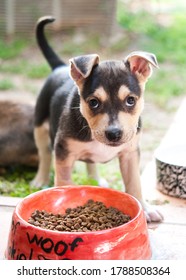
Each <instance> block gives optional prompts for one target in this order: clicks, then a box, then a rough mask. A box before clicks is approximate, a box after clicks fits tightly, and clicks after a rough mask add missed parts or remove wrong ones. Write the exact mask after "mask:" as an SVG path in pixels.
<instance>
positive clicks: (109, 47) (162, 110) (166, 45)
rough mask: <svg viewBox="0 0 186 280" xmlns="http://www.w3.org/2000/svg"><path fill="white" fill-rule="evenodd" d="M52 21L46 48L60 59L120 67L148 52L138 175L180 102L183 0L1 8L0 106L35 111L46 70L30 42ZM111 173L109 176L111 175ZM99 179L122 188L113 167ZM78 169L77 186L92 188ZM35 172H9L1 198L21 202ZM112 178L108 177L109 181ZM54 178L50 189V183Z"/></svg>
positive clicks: (185, 78) (184, 61)
mask: <svg viewBox="0 0 186 280" xmlns="http://www.w3.org/2000/svg"><path fill="white" fill-rule="evenodd" d="M45 15H53V16H54V17H55V18H56V21H55V23H53V24H52V25H50V26H47V28H46V33H47V37H48V40H49V42H50V44H51V45H52V47H53V48H54V50H55V51H56V52H57V53H58V54H59V55H60V56H61V58H62V59H64V60H66V61H67V62H68V60H69V58H71V57H73V56H75V55H80V54H85V53H98V54H99V55H100V58H101V59H123V58H124V57H125V56H126V55H127V54H129V53H130V52H131V51H134V50H143V51H149V52H153V53H154V54H155V55H156V56H157V59H158V62H159V67H160V68H159V69H158V70H154V73H153V75H152V78H151V79H150V80H149V82H148V84H147V88H146V96H145V98H146V106H145V110H144V116H143V137H142V141H141V149H142V163H141V169H143V167H144V166H145V164H146V163H147V162H148V161H149V160H150V159H151V158H152V156H153V151H154V150H155V148H156V147H157V146H158V144H159V142H160V141H161V139H162V137H163V135H164V134H165V132H166V130H167V129H168V127H169V125H170V123H171V121H172V119H173V117H174V114H175V112H176V110H177V109H178V107H179V105H180V104H181V102H182V99H183V98H184V96H185V86H186V28H185V26H186V2H185V1H183V0H177V1H174V0H162V1H158V0H94V1H86V0H73V1H72V0H52V1H51V0H40V1H38V0H32V1H30V0H0V100H1V99H2V98H4V97H6V98H8V99H11V98H15V97H16V98H18V99H19V98H20V99H25V101H27V102H32V103H35V100H36V97H37V94H38V93H39V90H40V89H41V87H42V85H43V83H44V80H45V79H46V77H47V75H48V74H49V73H50V68H49V66H48V64H47V63H46V61H45V59H44V58H43V56H42V54H41V52H40V50H39V48H38V46H37V44H36V40H35V25H36V22H37V20H38V18H39V17H41V16H45ZM113 166H114V168H113ZM108 168H110V169H109V171H108V169H106V167H102V166H100V171H101V173H102V176H106V177H109V178H108V180H109V181H110V182H111V183H112V184H113V185H114V187H115V188H117V189H120V188H121V178H120V174H119V169H118V168H117V162H116V161H114V162H112V163H111V164H110V165H109V166H108ZM81 170H82V167H80V169H79V167H76V168H75V171H74V174H73V177H74V180H75V181H76V183H81V184H83V183H89V181H87V179H86V178H85V175H84V170H83V171H81ZM34 174H35V170H34V171H30V170H26V169H24V170H23V169H21V170H20V169H16V168H15V167H14V168H11V169H10V170H9V172H7V173H6V174H4V175H3V176H1V177H0V194H5V195H11V196H25V195H27V194H28V193H30V192H32V191H34V189H32V188H31V187H30V185H29V183H28V182H29V180H30V179H32V178H33V176H34ZM108 174H109V175H108ZM52 176H53V175H52V174H51V185H52V182H53V181H52V180H53V177H52Z"/></svg>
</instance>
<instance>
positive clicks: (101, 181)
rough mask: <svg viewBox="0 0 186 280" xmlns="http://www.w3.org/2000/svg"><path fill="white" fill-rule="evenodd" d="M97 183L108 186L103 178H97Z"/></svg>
mask: <svg viewBox="0 0 186 280" xmlns="http://www.w3.org/2000/svg"><path fill="white" fill-rule="evenodd" d="M98 184H99V186H100V187H104V188H109V184H108V182H107V180H105V179H104V178H99V180H98Z"/></svg>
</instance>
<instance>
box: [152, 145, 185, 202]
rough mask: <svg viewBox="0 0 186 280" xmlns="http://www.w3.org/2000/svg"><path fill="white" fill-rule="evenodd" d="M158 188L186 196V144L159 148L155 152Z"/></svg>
mask: <svg viewBox="0 0 186 280" xmlns="http://www.w3.org/2000/svg"><path fill="white" fill-rule="evenodd" d="M155 159H156V177H157V189H158V190H160V191H161V192H162V193H164V194H167V195H170V196H174V197H178V198H186V146H174V147H167V148H159V149H157V150H156V152H155Z"/></svg>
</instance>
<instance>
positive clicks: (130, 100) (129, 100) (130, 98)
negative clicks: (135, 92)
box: [125, 96, 136, 107]
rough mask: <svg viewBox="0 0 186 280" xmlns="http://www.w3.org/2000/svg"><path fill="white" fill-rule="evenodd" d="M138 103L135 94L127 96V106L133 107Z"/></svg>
mask: <svg viewBox="0 0 186 280" xmlns="http://www.w3.org/2000/svg"><path fill="white" fill-rule="evenodd" d="M135 103H136V100H135V98H134V96H128V97H127V98H126V101H125V104H126V105H127V107H133V106H134V105H135Z"/></svg>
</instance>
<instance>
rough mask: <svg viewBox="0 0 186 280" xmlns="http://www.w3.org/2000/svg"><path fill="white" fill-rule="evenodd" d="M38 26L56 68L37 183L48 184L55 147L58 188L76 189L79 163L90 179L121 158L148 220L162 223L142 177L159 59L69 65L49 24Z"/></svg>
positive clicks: (39, 116) (43, 109)
mask: <svg viewBox="0 0 186 280" xmlns="http://www.w3.org/2000/svg"><path fill="white" fill-rule="evenodd" d="M53 20H54V19H53V18H51V17H44V18H41V19H40V20H39V21H38V24H37V28H36V34H37V40H38V44H39V46H40V48H41V50H42V52H43V54H44V56H45V57H46V59H47V61H48V62H49V64H50V66H51V68H52V70H53V71H52V74H51V75H50V76H49V78H48V79H47V81H46V83H45V84H44V87H43V88H42V90H41V93H40V95H39V96H38V99H37V104H36V112H35V141H36V145H37V147H38V151H39V156H40V165H39V170H38V173H37V176H36V177H35V179H34V181H33V184H34V185H36V186H40V185H43V184H47V183H48V179H49V170H50V162H51V148H50V147H51V146H50V145H51V144H52V147H53V148H54V153H55V161H54V169H55V186H62V185H68V184H71V173H72V168H73V165H74V162H75V161H76V160H82V161H85V162H86V163H87V164H88V171H89V175H90V176H92V177H95V178H96V179H97V180H98V182H99V184H100V185H101V184H102V182H101V181H99V176H98V173H97V171H96V167H95V163H96V162H101V163H105V162H108V161H109V160H111V159H113V158H114V157H118V158H119V162H120V169H121V175H122V178H123V182H124V184H125V188H126V192H128V193H129V194H131V195H133V196H135V197H136V198H137V199H138V200H139V201H141V203H142V204H143V207H144V209H145V211H146V215H147V220H148V221H160V220H161V219H162V216H161V214H159V213H158V212H157V211H155V210H151V209H149V207H148V206H147V205H145V203H144V202H143V199H142V194H141V184H140V172H139V145H138V143H139V137H140V127H141V120H140V115H141V113H142V110H143V106H144V98H143V92H144V88H145V83H146V82H147V79H148V78H149V77H150V75H151V72H152V70H151V66H155V67H157V61H156V58H155V56H154V55H153V54H150V53H145V52H133V53H131V54H129V55H128V57H126V59H125V60H121V61H115V60H112V61H103V62H100V61H99V56H98V55H97V54H91V55H83V56H79V57H75V58H72V59H70V67H69V66H67V65H65V63H64V62H62V61H61V60H60V59H59V58H58V56H57V55H56V54H55V53H54V52H53V50H52V49H51V48H50V46H49V45H48V43H47V41H46V39H45V36H44V26H45V24H47V23H49V22H52V21H53Z"/></svg>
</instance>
